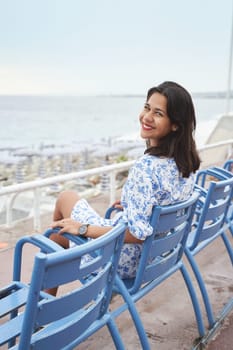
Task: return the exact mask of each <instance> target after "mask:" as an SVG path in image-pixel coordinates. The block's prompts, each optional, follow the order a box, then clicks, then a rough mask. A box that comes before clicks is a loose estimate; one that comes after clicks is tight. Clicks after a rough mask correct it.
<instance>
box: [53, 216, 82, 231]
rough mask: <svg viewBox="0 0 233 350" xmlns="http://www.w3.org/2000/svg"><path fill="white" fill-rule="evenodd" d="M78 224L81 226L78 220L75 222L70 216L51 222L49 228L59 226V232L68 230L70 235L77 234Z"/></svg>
mask: <svg viewBox="0 0 233 350" xmlns="http://www.w3.org/2000/svg"><path fill="white" fill-rule="evenodd" d="M80 226H81V223H80V222H77V221H75V220H73V219H70V218H67V219H62V220H58V221H54V222H53V223H52V224H51V228H56V227H61V229H60V231H58V233H59V234H62V233H64V232H68V233H71V234H72V235H78V229H79V227H80Z"/></svg>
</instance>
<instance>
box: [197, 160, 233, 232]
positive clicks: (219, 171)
mask: <svg viewBox="0 0 233 350" xmlns="http://www.w3.org/2000/svg"><path fill="white" fill-rule="evenodd" d="M232 167H233V159H230V160H228V161H227V162H226V163H225V164H224V165H223V167H217V166H215V167H211V168H209V169H206V170H201V171H199V173H198V176H197V184H199V185H200V186H202V187H204V188H208V184H209V181H208V179H209V178H210V177H211V179H212V180H214V181H219V180H224V179H225V180H226V179H229V178H231V177H232V176H233V172H232V171H233V169H232ZM225 224H226V225H225V231H226V230H227V229H229V231H230V232H231V235H232V236H233V197H232V198H231V202H230V203H229V206H228V210H227V214H226V218H225Z"/></svg>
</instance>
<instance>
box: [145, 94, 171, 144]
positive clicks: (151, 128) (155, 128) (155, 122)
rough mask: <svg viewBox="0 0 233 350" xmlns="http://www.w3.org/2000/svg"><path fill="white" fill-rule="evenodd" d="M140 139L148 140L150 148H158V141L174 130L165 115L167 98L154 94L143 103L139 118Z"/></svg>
mask: <svg viewBox="0 0 233 350" xmlns="http://www.w3.org/2000/svg"><path fill="white" fill-rule="evenodd" d="M139 121H140V124H141V137H142V138H143V139H149V140H150V146H158V143H159V140H160V139H161V138H163V137H164V136H166V135H168V134H169V133H170V132H171V131H175V130H176V125H175V124H173V123H172V122H171V120H170V119H169V118H168V115H167V98H166V97H165V96H163V95H161V94H160V93H158V92H155V93H154V94H153V95H151V97H150V98H149V99H148V101H147V102H146V103H145V105H144V108H143V110H142V112H141V114H140V116H139Z"/></svg>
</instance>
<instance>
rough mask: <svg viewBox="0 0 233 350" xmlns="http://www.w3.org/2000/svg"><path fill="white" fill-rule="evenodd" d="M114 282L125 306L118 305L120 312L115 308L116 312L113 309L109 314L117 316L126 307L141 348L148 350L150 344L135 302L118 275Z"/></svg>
mask: <svg viewBox="0 0 233 350" xmlns="http://www.w3.org/2000/svg"><path fill="white" fill-rule="evenodd" d="M115 283H116V286H117V289H118V290H119V293H120V294H121V296H122V298H123V299H124V301H125V303H126V305H127V306H126V307H125V308H124V307H122V308H121V307H120V308H121V311H120V312H118V311H119V310H118V309H116V310H115V311H116V312H114V311H113V312H111V315H112V316H113V317H117V316H118V315H119V314H120V313H121V312H123V311H124V310H126V309H128V310H129V312H130V314H131V317H132V320H133V322H134V325H135V328H136V330H137V333H138V336H139V339H140V342H141V345H142V349H143V350H150V344H149V342H148V338H147V335H146V332H145V329H144V326H143V324H142V322H141V319H140V316H139V314H138V311H137V309H136V307H135V304H134V302H133V300H132V297H131V296H130V294H129V292H128V290H127V288H126V287H125V285H124V283H123V282H122V280H121V279H120V277H119V276H116V279H115ZM120 308H119V309H120Z"/></svg>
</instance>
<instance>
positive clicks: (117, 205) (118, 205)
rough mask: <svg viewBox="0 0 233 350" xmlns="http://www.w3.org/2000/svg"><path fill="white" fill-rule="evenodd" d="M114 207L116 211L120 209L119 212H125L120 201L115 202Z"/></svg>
mask: <svg viewBox="0 0 233 350" xmlns="http://www.w3.org/2000/svg"><path fill="white" fill-rule="evenodd" d="M112 207H113V208H116V209H119V210H123V207H122V205H121V201H120V200H117V201H115V202H114V203H113V204H112Z"/></svg>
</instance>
